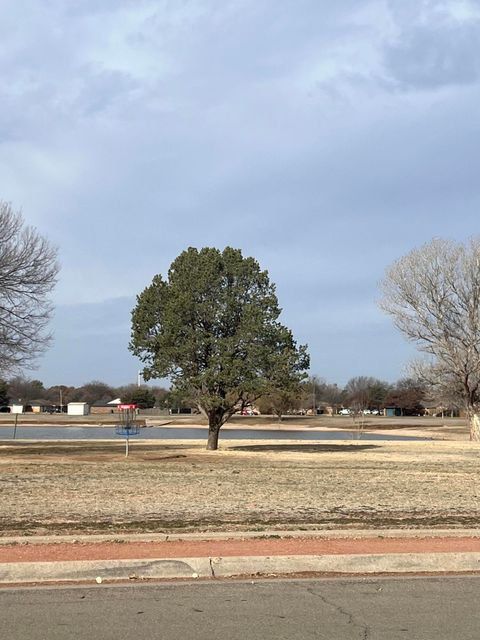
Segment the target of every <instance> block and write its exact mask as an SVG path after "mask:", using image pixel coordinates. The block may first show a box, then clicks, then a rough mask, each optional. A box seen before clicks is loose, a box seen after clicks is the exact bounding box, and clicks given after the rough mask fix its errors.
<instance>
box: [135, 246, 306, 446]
mask: <svg viewBox="0 0 480 640" xmlns="http://www.w3.org/2000/svg"><path fill="white" fill-rule="evenodd" d="M280 311H281V310H280V308H279V306H278V301H277V297H276V295H275V286H274V285H273V284H272V283H271V282H270V280H269V277H268V273H267V272H266V271H262V270H261V269H260V267H259V265H258V263H257V261H256V260H254V259H253V258H244V257H243V256H242V253H241V251H240V250H238V249H232V248H230V247H227V248H226V249H225V250H224V251H223V252H221V251H219V250H218V249H214V248H204V249H201V250H200V251H199V250H197V249H195V248H189V249H188V250H186V251H184V252H183V253H181V254H180V255H179V256H178V257H177V258H176V260H175V261H174V262H173V264H172V265H171V267H170V270H169V272H168V277H167V279H163V278H162V276H161V275H157V276H155V277H154V279H153V281H152V283H151V285H150V286H148V287H147V288H146V289H145V290H144V291H143V292H142V293H141V294H140V295H139V296H138V298H137V305H136V307H135V309H134V310H133V312H132V339H131V342H130V350H131V351H132V352H133V353H134V354H135V355H136V356H138V357H139V358H140V359H141V361H142V362H143V363H144V364H145V368H144V370H143V377H144V379H145V380H149V379H152V378H164V377H169V378H170V379H171V381H172V383H173V386H174V388H176V389H178V390H179V391H180V392H181V393H185V394H186V395H187V396H188V397H190V398H192V399H193V400H194V402H195V403H196V404H197V406H198V408H199V409H200V411H202V413H204V414H205V415H206V416H207V417H208V422H209V435H208V444H207V448H208V449H217V447H218V434H219V430H220V428H221V426H222V425H223V424H224V423H225V422H226V421H227V420H228V418H229V417H230V416H231V415H232V414H233V413H234V412H235V410H236V408H237V407H239V406H242V405H244V404H246V403H248V402H253V401H254V400H255V399H256V398H258V397H260V396H261V395H263V394H265V393H268V392H270V391H272V390H273V389H282V388H287V389H290V388H291V386H292V384H295V383H296V382H299V381H300V380H302V379H303V377H304V371H305V370H306V369H307V368H308V366H309V357H308V354H307V349H306V346H297V344H296V342H295V341H294V339H293V336H292V333H291V331H290V330H289V329H288V328H287V327H285V326H283V325H282V324H281V323H280V322H279V321H278V318H279V315H280Z"/></svg>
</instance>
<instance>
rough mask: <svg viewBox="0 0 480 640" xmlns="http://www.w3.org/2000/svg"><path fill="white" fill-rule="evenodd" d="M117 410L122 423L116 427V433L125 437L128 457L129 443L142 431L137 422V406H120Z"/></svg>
mask: <svg viewBox="0 0 480 640" xmlns="http://www.w3.org/2000/svg"><path fill="white" fill-rule="evenodd" d="M117 408H118V415H119V418H120V423H119V424H117V425H115V433H116V434H117V435H118V436H124V437H125V456H128V444H129V442H128V441H129V439H130V436H138V433H139V431H140V427H139V426H138V424H137V422H136V416H137V405H136V404H119V405H118V407H117Z"/></svg>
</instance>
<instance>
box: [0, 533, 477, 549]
mask: <svg viewBox="0 0 480 640" xmlns="http://www.w3.org/2000/svg"><path fill="white" fill-rule="evenodd" d="M265 538H319V539H372V538H404V539H412V538H480V529H385V530H382V529H323V530H315V529H310V530H305V531H304V530H298V529H294V530H281V529H269V530H265V531H205V532H195V533H108V534H80V535H58V536H57V535H46V536H5V537H0V546H2V545H11V544H22V545H24V544H63V543H67V544H74V543H82V544H88V543H98V542H168V541H173V540H186V541H200V540H253V539H265Z"/></svg>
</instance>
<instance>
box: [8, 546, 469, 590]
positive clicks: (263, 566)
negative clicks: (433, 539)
mask: <svg viewBox="0 0 480 640" xmlns="http://www.w3.org/2000/svg"><path fill="white" fill-rule="evenodd" d="M479 571H480V553H411V554H410V553H392V554H383V555H380V554H371V555H322V556H249V557H225V558H174V559H172V558H169V559H164V558H158V559H154V560H144V559H139V560H94V561H92V560H85V561H68V562H19V563H1V564H0V583H2V584H12V583H16V584H20V583H38V582H42V583H45V582H61V581H74V582H79V581H92V582H95V581H97V582H103V581H104V580H107V581H108V580H134V579H139V580H141V579H158V580H161V579H172V578H190V579H192V578H193V579H196V578H231V577H234V576H244V577H248V576H273V575H289V574H298V573H335V574H359V575H365V574H367V575H368V574H374V573H396V574H401V573H426V572H427V573H439V572H442V573H443V572H450V573H459V572H479Z"/></svg>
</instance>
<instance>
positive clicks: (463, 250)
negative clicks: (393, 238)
mask: <svg viewBox="0 0 480 640" xmlns="http://www.w3.org/2000/svg"><path fill="white" fill-rule="evenodd" d="M381 286H382V293H383V297H382V300H381V301H380V306H381V308H382V309H383V310H384V311H386V312H387V313H388V314H389V315H390V316H391V317H392V318H393V321H394V323H395V325H396V326H397V328H398V329H400V331H402V333H404V334H405V335H406V336H407V338H408V339H409V340H411V341H412V342H414V343H416V345H417V347H418V348H419V350H420V351H422V352H424V353H425V354H427V355H428V356H429V357H430V359H429V362H428V363H427V364H424V365H423V366H418V365H417V366H416V374H417V375H418V376H420V377H421V378H422V379H423V380H424V381H425V382H427V383H429V384H430V385H432V386H433V387H435V388H437V390H439V391H440V392H442V389H443V392H444V393H445V392H446V390H447V389H448V393H449V395H450V396H451V394H452V392H454V393H455V395H456V396H457V397H458V398H459V400H461V401H462V402H463V404H464V406H465V408H466V411H467V414H468V417H469V420H470V439H471V440H480V237H479V238H474V239H471V240H470V241H469V242H468V243H466V244H464V245H463V244H459V243H456V242H453V241H446V240H439V239H435V240H432V241H431V242H429V243H428V244H425V245H424V246H423V247H421V248H419V249H415V250H413V251H411V252H410V253H409V254H407V255H406V256H404V257H403V258H401V259H400V260H398V261H397V262H395V263H394V264H393V265H392V266H391V267H390V268H389V269H388V271H387V273H386V275H385V278H384V280H383V282H382V285H381Z"/></svg>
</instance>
